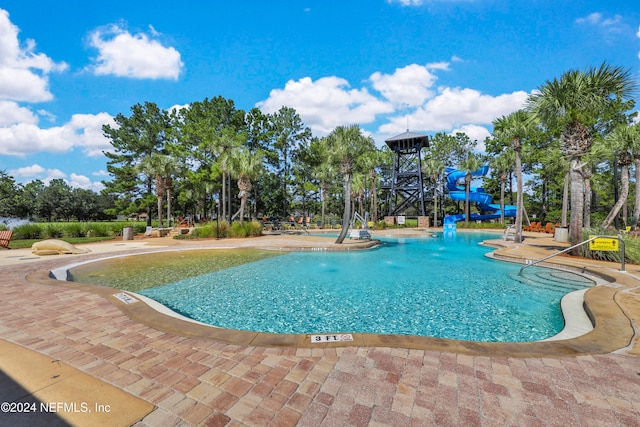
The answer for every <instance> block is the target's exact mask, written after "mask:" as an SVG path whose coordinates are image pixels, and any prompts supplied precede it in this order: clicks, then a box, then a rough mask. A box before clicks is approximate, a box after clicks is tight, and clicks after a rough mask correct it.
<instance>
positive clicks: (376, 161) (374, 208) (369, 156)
mask: <svg viewBox="0 0 640 427" xmlns="http://www.w3.org/2000/svg"><path fill="white" fill-rule="evenodd" d="M381 162H382V159H381V153H380V151H378V150H374V151H368V152H367V153H365V155H364V156H363V157H362V167H363V168H364V169H365V170H366V171H368V175H369V185H370V187H369V191H370V192H371V208H370V210H371V220H372V221H373V223H374V224H375V223H377V222H378V194H377V193H378V190H377V185H376V184H377V182H378V172H377V170H376V169H377V168H378V167H379V166H380V163H381Z"/></svg>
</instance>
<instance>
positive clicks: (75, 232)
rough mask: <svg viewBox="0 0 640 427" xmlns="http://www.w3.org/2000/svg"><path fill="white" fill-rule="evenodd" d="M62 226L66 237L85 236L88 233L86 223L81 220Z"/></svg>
mask: <svg viewBox="0 0 640 427" xmlns="http://www.w3.org/2000/svg"><path fill="white" fill-rule="evenodd" d="M60 228H61V229H62V235H63V236H64V237H84V236H86V233H87V231H86V229H85V225H84V224H82V223H79V222H70V223H68V224H64V225H62V227H60Z"/></svg>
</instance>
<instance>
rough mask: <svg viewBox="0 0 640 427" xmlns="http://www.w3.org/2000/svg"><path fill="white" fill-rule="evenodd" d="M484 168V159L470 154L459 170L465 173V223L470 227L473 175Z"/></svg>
mask: <svg viewBox="0 0 640 427" xmlns="http://www.w3.org/2000/svg"><path fill="white" fill-rule="evenodd" d="M480 167H482V159H481V158H480V156H479V155H477V154H475V153H472V152H468V153H467V157H466V158H465V159H464V160H462V162H460V164H459V165H458V168H459V169H460V170H461V171H464V172H465V175H464V223H465V226H469V218H470V217H471V204H470V203H469V194H470V192H471V181H473V175H472V173H473V172H475V171H477V170H478V169H480Z"/></svg>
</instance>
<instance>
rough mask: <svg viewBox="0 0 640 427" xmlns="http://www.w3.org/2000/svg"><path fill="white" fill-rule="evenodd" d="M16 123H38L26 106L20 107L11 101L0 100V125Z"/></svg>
mask: <svg viewBox="0 0 640 427" xmlns="http://www.w3.org/2000/svg"><path fill="white" fill-rule="evenodd" d="M17 123H38V117H37V116H36V115H35V114H33V112H32V111H31V110H29V109H28V108H24V107H20V106H19V105H18V104H17V103H15V102H13V101H2V100H0V126H9V125H14V124H17Z"/></svg>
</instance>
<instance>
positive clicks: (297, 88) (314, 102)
mask: <svg viewBox="0 0 640 427" xmlns="http://www.w3.org/2000/svg"><path fill="white" fill-rule="evenodd" d="M285 105H286V106H288V107H292V108H294V109H295V110H296V112H297V113H298V114H299V115H300V117H301V118H302V120H303V121H304V123H305V124H306V125H307V126H309V127H310V128H311V129H312V130H313V131H314V132H316V133H320V134H327V133H329V132H331V131H332V130H333V129H334V128H335V127H336V126H339V125H345V124H353V123H358V124H361V123H370V122H372V121H374V120H375V119H376V116H377V115H378V114H382V113H390V112H392V111H393V107H392V106H391V105H390V104H389V103H387V102H384V101H382V100H380V99H378V98H376V97H375V96H373V95H371V94H370V93H369V92H368V91H367V90H366V89H364V88H363V89H350V88H349V83H348V82H347V81H346V80H344V79H341V78H339V77H334V76H332V77H323V78H321V79H318V80H317V81H315V82H314V81H313V80H311V78H310V77H304V78H302V79H300V80H298V81H293V80H290V81H288V82H287V84H286V85H285V87H284V89H273V90H272V91H271V92H270V94H269V98H267V99H266V100H264V101H261V102H259V103H257V104H256V106H257V107H258V108H260V109H261V110H262V111H263V112H265V113H274V112H276V111H278V110H279V109H280V108H281V107H282V106H285Z"/></svg>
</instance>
